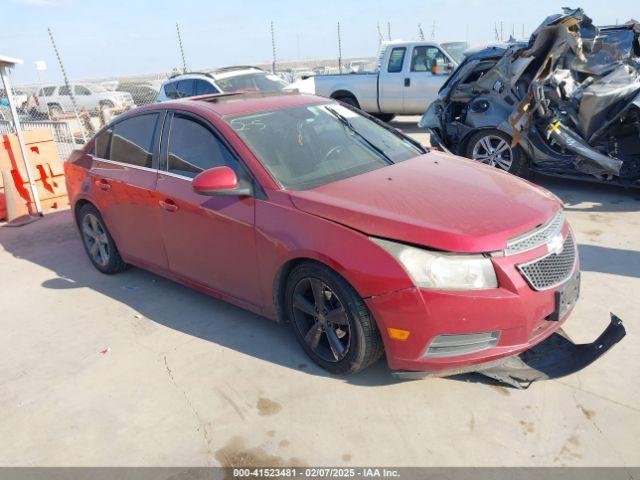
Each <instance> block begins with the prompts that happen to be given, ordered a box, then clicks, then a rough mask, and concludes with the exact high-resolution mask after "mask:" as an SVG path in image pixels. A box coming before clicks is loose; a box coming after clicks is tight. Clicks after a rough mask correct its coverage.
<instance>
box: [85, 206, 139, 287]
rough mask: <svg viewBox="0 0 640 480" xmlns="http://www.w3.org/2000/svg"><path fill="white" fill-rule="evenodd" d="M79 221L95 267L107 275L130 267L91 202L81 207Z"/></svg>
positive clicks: (88, 253)
mask: <svg viewBox="0 0 640 480" xmlns="http://www.w3.org/2000/svg"><path fill="white" fill-rule="evenodd" d="M77 221H78V229H79V230H80V236H81V237H82V244H83V245H84V250H85V252H87V256H88V257H89V260H90V261H91V263H92V264H93V266H94V267H96V268H97V269H98V270H99V271H101V272H102V273H105V274H107V275H111V274H114V273H119V272H122V271H124V270H126V269H127V268H129V265H128V264H126V263H125V262H124V261H123V260H122V257H121V256H120V252H118V248H117V247H116V244H115V242H114V241H113V237H112V236H111V234H110V233H109V230H108V229H107V226H106V225H105V223H104V220H103V219H102V215H100V212H99V211H98V209H97V208H96V207H94V206H93V205H91V204H90V203H87V204H85V205H83V206H82V207H80V211H79V212H78V218H77Z"/></svg>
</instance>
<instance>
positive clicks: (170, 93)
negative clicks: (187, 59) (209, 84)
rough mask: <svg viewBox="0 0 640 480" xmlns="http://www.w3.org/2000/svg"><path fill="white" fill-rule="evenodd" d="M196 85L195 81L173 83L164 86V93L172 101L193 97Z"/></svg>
mask: <svg viewBox="0 0 640 480" xmlns="http://www.w3.org/2000/svg"><path fill="white" fill-rule="evenodd" d="M194 83H195V81H194V80H193V79H188V80H178V81H176V82H171V83H168V84H166V85H165V86H164V93H165V95H166V96H167V97H168V98H171V99H176V98H186V97H193V95H194V93H193V92H194Z"/></svg>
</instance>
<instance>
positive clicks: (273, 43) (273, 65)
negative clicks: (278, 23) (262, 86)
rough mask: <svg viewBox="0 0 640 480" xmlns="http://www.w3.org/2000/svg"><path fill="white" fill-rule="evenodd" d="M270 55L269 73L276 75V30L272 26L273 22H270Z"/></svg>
mask: <svg viewBox="0 0 640 480" xmlns="http://www.w3.org/2000/svg"><path fill="white" fill-rule="evenodd" d="M271 54H272V58H273V60H272V62H271V73H276V30H275V27H274V26H273V20H271Z"/></svg>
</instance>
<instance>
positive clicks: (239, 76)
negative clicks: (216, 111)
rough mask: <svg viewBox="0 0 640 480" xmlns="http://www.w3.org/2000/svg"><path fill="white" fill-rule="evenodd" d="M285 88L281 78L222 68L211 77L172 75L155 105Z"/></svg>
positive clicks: (240, 68) (248, 69)
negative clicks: (220, 94)
mask: <svg viewBox="0 0 640 480" xmlns="http://www.w3.org/2000/svg"><path fill="white" fill-rule="evenodd" d="M287 85H288V83H287V82H286V81H284V80H283V79H282V78H280V77H278V76H277V75H274V74H272V73H269V72H265V71H264V70H262V69H260V68H257V67H244V66H238V67H225V68H220V69H218V70H215V71H214V72H212V73H180V74H177V75H173V76H171V78H169V80H167V81H165V82H164V83H163V84H162V87H161V88H160V92H159V93H158V97H157V98H156V101H157V102H166V101H167V100H175V99H178V98H186V97H193V96H197V95H211V94H214V93H229V92H236V91H256V92H271V91H280V90H283V89H284V88H285V87H286V86H287Z"/></svg>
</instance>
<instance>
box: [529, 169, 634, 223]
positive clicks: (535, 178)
mask: <svg viewBox="0 0 640 480" xmlns="http://www.w3.org/2000/svg"><path fill="white" fill-rule="evenodd" d="M529 180H530V181H532V182H533V183H535V184H536V185H540V186H541V187H544V188H546V189H547V190H550V191H551V192H553V193H554V194H555V195H557V196H558V197H560V199H561V200H562V201H563V202H564V203H565V209H566V210H570V211H571V210H573V211H586V212H593V213H595V212H635V211H638V210H640V189H638V188H628V189H627V188H624V187H620V186H616V185H605V184H600V183H594V182H589V181H584V180H573V179H565V178H555V177H549V176H546V175H541V174H537V173H536V174H532V175H531V178H529Z"/></svg>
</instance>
